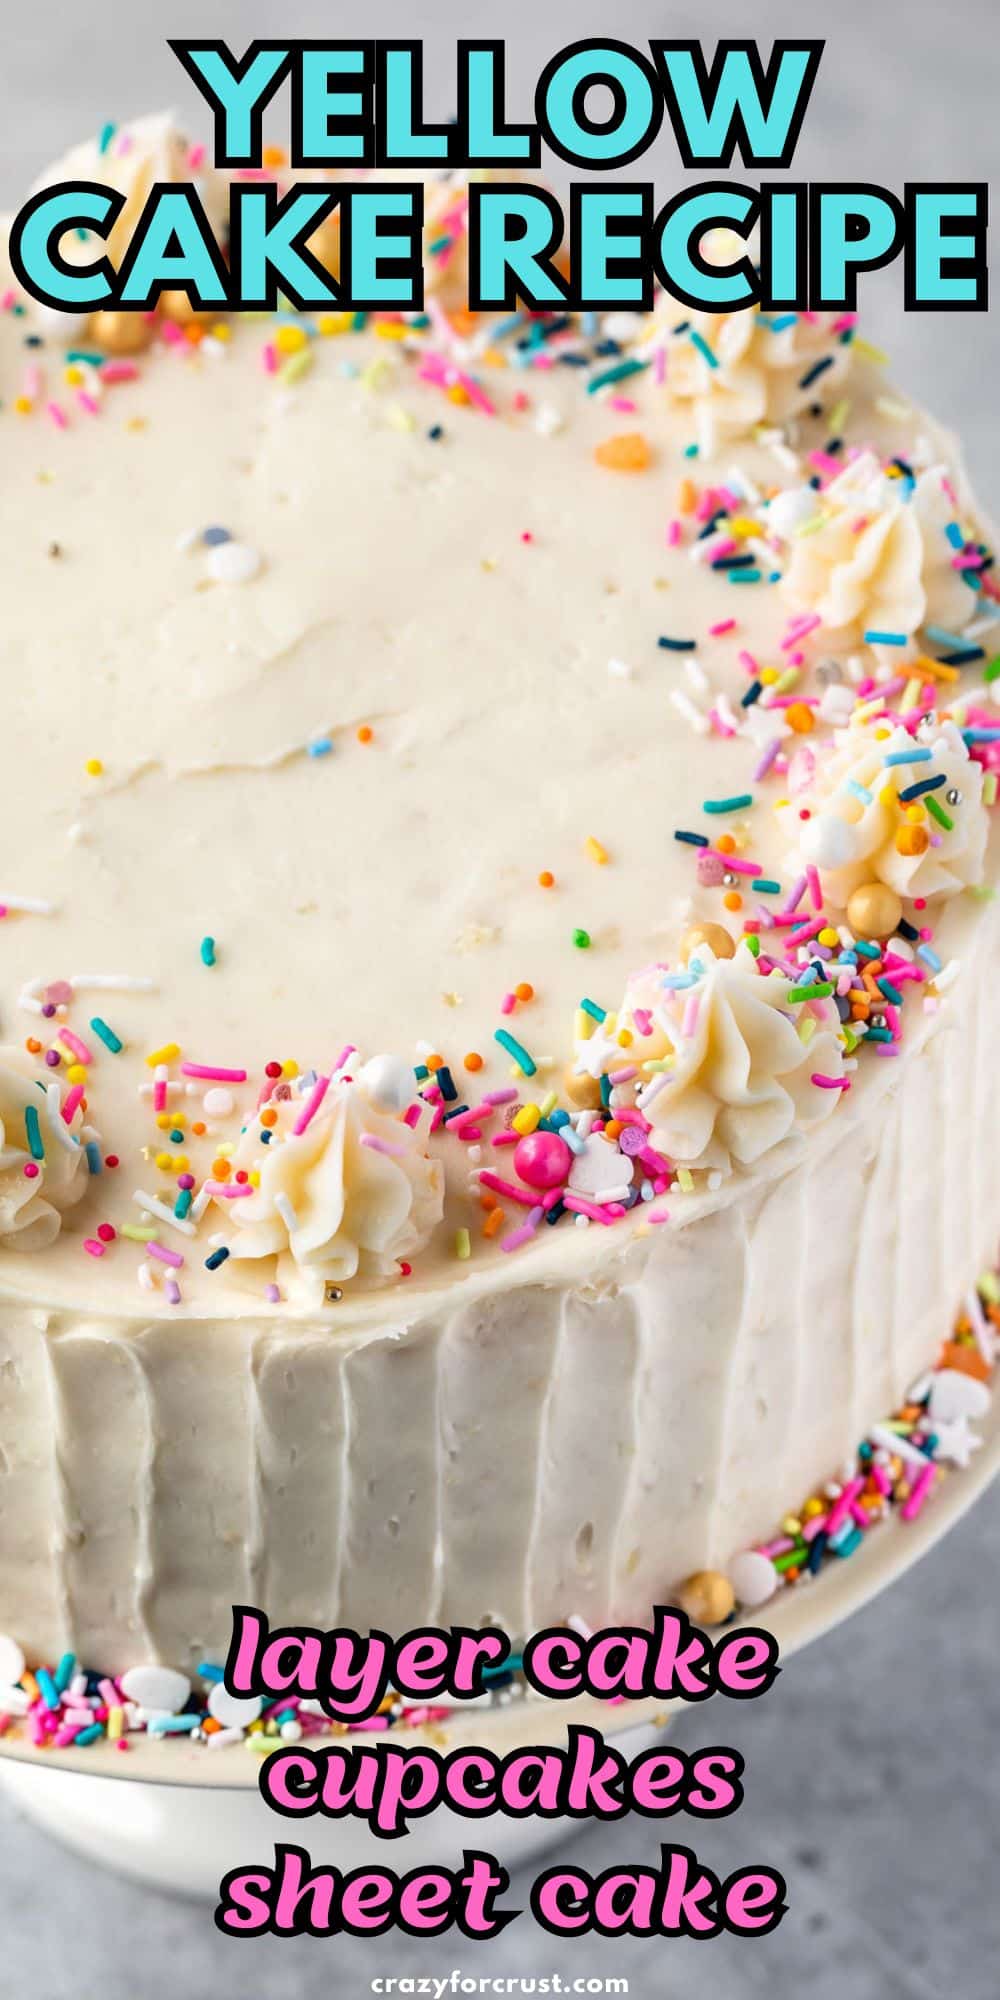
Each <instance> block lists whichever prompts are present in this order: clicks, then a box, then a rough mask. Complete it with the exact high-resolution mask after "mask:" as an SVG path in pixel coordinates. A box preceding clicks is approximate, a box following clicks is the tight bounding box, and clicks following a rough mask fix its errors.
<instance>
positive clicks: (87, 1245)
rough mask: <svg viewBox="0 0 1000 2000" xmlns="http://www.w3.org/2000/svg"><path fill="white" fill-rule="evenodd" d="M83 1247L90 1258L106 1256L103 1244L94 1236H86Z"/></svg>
mask: <svg viewBox="0 0 1000 2000" xmlns="http://www.w3.org/2000/svg"><path fill="white" fill-rule="evenodd" d="M83 1247H84V1249H85V1250H86V1252H87V1255H88V1257H103V1255H104V1245H103V1243H98V1241H97V1238H96V1237H94V1236H85V1237H84V1239H83Z"/></svg>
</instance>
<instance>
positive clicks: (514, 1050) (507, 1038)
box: [493, 1028, 535, 1076]
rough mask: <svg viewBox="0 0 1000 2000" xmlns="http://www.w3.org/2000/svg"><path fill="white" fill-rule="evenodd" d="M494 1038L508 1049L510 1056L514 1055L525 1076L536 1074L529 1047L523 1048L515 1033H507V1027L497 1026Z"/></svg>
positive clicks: (503, 1047) (502, 1046)
mask: <svg viewBox="0 0 1000 2000" xmlns="http://www.w3.org/2000/svg"><path fill="white" fill-rule="evenodd" d="M493 1040H494V1041H495V1042H499V1044H500V1047H501V1048H502V1049H506V1051H507V1054H508V1055H509V1056H513V1058H514V1061H515V1062H516V1064H517V1066H518V1068H519V1069H522V1070H523V1071H524V1074H525V1076H534V1074H535V1065H534V1063H533V1062H532V1059H531V1057H530V1056H529V1054H528V1051H527V1049H524V1048H522V1047H521V1044H520V1042H519V1041H516V1040H515V1038H514V1036H513V1035H509V1034H508V1033H507V1030H506V1028H496V1029H495V1030H494V1034H493Z"/></svg>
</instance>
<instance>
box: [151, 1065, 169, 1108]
mask: <svg viewBox="0 0 1000 2000" xmlns="http://www.w3.org/2000/svg"><path fill="white" fill-rule="evenodd" d="M166 1108H167V1065H166V1063H158V1064H157V1066H156V1069H155V1070H154V1071H153V1110H154V1111H165V1110H166Z"/></svg>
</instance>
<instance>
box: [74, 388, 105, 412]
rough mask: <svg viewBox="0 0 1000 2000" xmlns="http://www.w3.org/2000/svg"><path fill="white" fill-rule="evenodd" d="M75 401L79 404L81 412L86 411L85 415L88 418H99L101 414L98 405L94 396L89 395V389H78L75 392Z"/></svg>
mask: <svg viewBox="0 0 1000 2000" xmlns="http://www.w3.org/2000/svg"><path fill="white" fill-rule="evenodd" d="M76 400H77V402H78V403H79V405H80V408H81V410H86V412H87V415H88V416H89V417H99V416H100V414H101V406H100V403H99V402H98V400H97V397H96V396H92V395H91V394H90V391H89V389H78V390H77V392H76Z"/></svg>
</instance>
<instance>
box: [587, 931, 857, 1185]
mask: <svg viewBox="0 0 1000 2000" xmlns="http://www.w3.org/2000/svg"><path fill="white" fill-rule="evenodd" d="M794 992H795V988H794V986H793V982H792V981H791V980H790V979H789V978H787V977H786V976H785V974H784V973H782V972H780V971H762V970H761V969H760V967H759V965H758V961H757V959H756V958H755V957H754V955H753V953H752V952H751V951H750V949H749V948H748V946H747V945H746V944H741V945H739V946H738V947H737V950H736V952H735V954H734V956H733V957H732V958H730V959H726V958H716V957H715V955H714V954H713V952H712V951H711V949H710V948H709V947H708V946H707V945H700V946H699V947H698V951H697V954H696V956H694V957H692V958H691V960H690V962H689V965H688V968H687V972H686V973H681V974H671V973H670V972H669V971H668V969H667V967H666V966H648V967H646V968H645V970H644V971H642V972H640V973H637V974H635V975H634V976H633V977H632V979H630V981H629V983H628V986H627V988H626V991H625V998H624V1001H623V1003H622V1007H621V1010H620V1012H619V1015H618V1017H617V1025H618V1029H619V1031H620V1030H621V1029H622V1028H623V1027H624V1028H626V1029H627V1030H628V1031H629V1032H630V1033H631V1036H632V1041H631V1045H630V1048H629V1055H630V1058H631V1059H632V1061H634V1062H635V1063H636V1064H637V1065H638V1066H639V1068H640V1072H641V1075H642V1081H641V1082H640V1083H639V1085H638V1087H637V1088H636V1091H635V1109H636V1111H638V1112H639V1113H640V1114H641V1116H642V1117H643V1119H644V1120H646V1121H648V1124H649V1127H650V1131H649V1144H650V1146H651V1147H652V1148H653V1149H654V1150H655V1151H656V1152H657V1153H660V1154H662V1155H663V1156H664V1157H665V1158H666V1159H667V1160H668V1161H669V1162H670V1163H671V1165H672V1166H674V1167H694V1168H707V1169H717V1170H721V1171H722V1172H729V1171H730V1170H731V1169H732V1168H733V1167H734V1166H739V1167H750V1166H753V1164H754V1163H755V1161H757V1160H759V1159H761V1158H762V1156H763V1155H764V1154H765V1153H768V1152H770V1151H771V1148H772V1147H774V1146H777V1145H779V1144H780V1143H781V1141H782V1140H783V1139H785V1138H787V1137H788V1135H789V1133H791V1132H793V1131H801V1130H805V1129H806V1128H808V1127H810V1126H812V1125H815V1124H818V1123H820V1122H821V1121H822V1120H823V1119H824V1118H826V1117H828V1116H829V1114H830V1112H831V1111H832V1110H833V1107H834V1105H835V1104H836V1102H837V1099H838V1097H839V1095H840V1092H841V1090H842V1088H843V1087H844V1086H845V1083H846V1079H845V1077H844V1060H843V1048H842V1043H841V1037H840V1032H839V1029H840V1023H839V1018H838V1015H837V1010H836V1007H835V1006H834V1005H833V1002H832V1001H831V1000H829V999H826V998H821V999H802V1000H797V999H795V998H793V997H792V996H793V994H794ZM617 1055H618V1061H619V1063H620V1062H621V1059H622V1058H621V1048H620V1046H619V1048H618V1050H617ZM817 1078H819V1079H821V1081H817V1080H816V1079H817Z"/></svg>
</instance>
